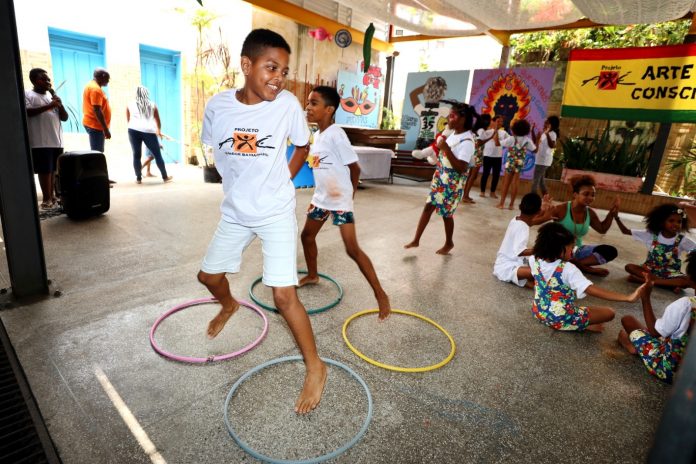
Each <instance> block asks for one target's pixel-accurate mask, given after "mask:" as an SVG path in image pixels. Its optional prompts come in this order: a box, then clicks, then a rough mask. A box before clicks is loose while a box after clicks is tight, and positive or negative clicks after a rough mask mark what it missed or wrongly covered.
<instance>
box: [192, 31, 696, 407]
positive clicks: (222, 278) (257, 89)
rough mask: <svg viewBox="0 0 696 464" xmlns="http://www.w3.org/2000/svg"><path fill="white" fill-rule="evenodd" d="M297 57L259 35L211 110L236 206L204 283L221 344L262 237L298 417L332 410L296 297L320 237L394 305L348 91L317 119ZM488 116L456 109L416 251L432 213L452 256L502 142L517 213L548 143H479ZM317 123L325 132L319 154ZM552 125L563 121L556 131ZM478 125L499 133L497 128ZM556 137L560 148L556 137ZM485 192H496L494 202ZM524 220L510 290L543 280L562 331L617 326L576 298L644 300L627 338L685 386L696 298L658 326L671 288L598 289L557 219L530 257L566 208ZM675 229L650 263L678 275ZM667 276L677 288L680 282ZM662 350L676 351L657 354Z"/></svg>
mask: <svg viewBox="0 0 696 464" xmlns="http://www.w3.org/2000/svg"><path fill="white" fill-rule="evenodd" d="M289 55H290V47H289V45H288V44H287V42H286V41H285V40H284V39H283V37H281V36H280V35H278V34H277V33H275V32H273V31H270V30H267V29H256V30H253V31H252V32H251V33H250V34H249V35H248V36H247V38H246V39H245V41H244V44H243V46H242V52H241V69H242V72H243V73H244V76H245V83H244V86H243V87H242V88H240V89H233V90H229V91H225V92H222V93H220V94H218V95H216V96H214V97H213V98H212V99H211V100H210V101H209V102H208V104H207V105H206V109H205V114H204V121H203V129H202V134H201V140H202V141H203V142H204V143H205V144H207V145H209V146H212V147H213V152H214V156H215V165H216V168H217V169H218V171H219V172H220V174H221V176H222V180H223V192H224V199H223V202H222V204H221V207H220V208H221V213H222V214H221V216H222V217H221V219H220V222H219V223H218V226H217V229H216V231H215V234H214V237H213V239H212V240H211V242H210V244H209V246H208V250H207V252H206V255H205V257H204V258H203V262H202V265H201V269H200V271H199V273H198V280H199V281H200V282H201V283H202V284H204V285H205V286H206V287H207V289H208V290H209V291H210V293H211V294H212V295H213V296H214V297H215V298H216V299H217V300H218V302H219V303H220V305H221V309H220V311H219V312H218V314H217V315H216V316H215V317H214V318H213V319H212V320H211V321H210V323H209V325H208V329H207V334H208V336H209V337H211V338H212V337H215V336H216V335H217V334H218V333H220V331H221V330H222V329H223V327H224V326H225V324H226V323H227V321H228V320H229V319H230V317H231V316H232V315H233V314H234V313H235V312H236V311H237V309H238V308H239V302H238V301H237V300H236V299H235V298H234V297H233V296H232V294H231V292H230V287H229V283H228V280H227V278H226V274H227V273H237V272H239V269H240V265H241V261H242V253H243V251H244V250H245V249H246V248H247V247H248V246H249V244H250V243H251V242H252V241H253V240H254V239H255V238H256V237H257V236H258V237H259V238H260V239H261V242H262V251H263V261H264V262H263V282H264V284H266V285H267V286H269V287H271V288H272V290H273V300H274V303H275V305H276V307H277V308H278V310H279V312H280V314H281V315H282V316H283V318H284V319H285V321H286V322H287V324H288V326H289V328H290V331H291V332H292V334H293V337H294V339H295V341H296V343H297V345H298V347H299V349H300V352H301V353H302V356H303V359H304V362H305V369H306V372H305V381H304V384H303V387H302V390H301V392H300V395H299V397H298V399H297V401H296V403H295V411H296V412H297V413H300V414H306V413H308V412H310V411H311V410H313V409H314V408H315V407H316V406H317V405H318V404H319V401H320V400H321V396H322V392H323V389H324V385H325V383H326V376H327V368H326V365H325V364H324V362H323V361H322V360H321V359H320V358H319V356H318V354H317V347H316V342H315V339H314V334H313V331H312V326H311V323H310V320H309V317H308V316H307V313H306V310H305V308H304V306H303V305H302V303H301V302H300V300H299V298H298V296H297V290H296V287H297V286H302V285H309V284H315V283H317V281H318V273H317V253H318V250H317V245H316V241H315V239H316V236H317V234H318V232H319V230H320V229H321V227H322V226H323V224H324V222H325V221H326V220H327V219H328V218H329V217H331V218H332V222H333V224H334V225H337V226H338V227H339V230H340V233H341V236H342V238H343V241H344V244H345V246H346V251H347V253H348V255H349V256H350V257H351V258H352V259H353V260H354V261H355V262H356V263H357V265H358V267H359V269H360V271H361V272H362V273H363V275H364V276H365V278H366V280H367V281H368V283H369V284H370V285H371V287H372V289H373V291H374V294H375V298H376V300H377V303H378V306H379V319H381V320H383V319H385V318H387V317H388V316H389V314H390V310H391V308H390V303H389V298H388V296H387V294H386V293H385V291H384V290H383V289H382V287H381V285H380V282H379V279H378V278H377V275H376V272H375V270H374V267H373V266H372V263H371V261H370V259H369V258H368V257H367V255H366V254H365V253H364V252H363V251H362V250H361V249H360V247H359V245H358V242H357V238H356V232H355V221H354V215H353V196H354V194H355V192H356V189H357V184H358V178H359V173H360V169H359V166H358V164H357V156H356V155H355V153H354V151H353V150H352V148H351V147H350V142H349V141H348V139H347V137H346V134H345V132H344V131H343V130H342V129H341V128H339V127H338V126H335V125H333V117H334V114H335V112H336V110H337V108H338V106H339V104H340V99H339V96H338V93H337V92H336V90H335V89H333V88H329V87H317V88H315V89H313V91H312V92H311V93H310V95H309V98H308V102H307V106H306V115H305V113H304V112H303V109H302V107H301V106H300V104H299V103H298V101H297V99H296V98H295V97H294V96H293V95H292V94H291V93H290V92H288V91H286V90H283V88H284V84H285V80H286V79H287V76H288V72H289V68H288V62H289ZM477 117H478V115H477V114H476V111H475V110H474V109H473V108H472V107H471V106H469V105H467V104H465V103H458V102H453V103H452V108H451V110H450V113H449V117H448V123H449V127H450V129H451V130H452V133H451V134H450V135H449V136H447V137H441V138H439V139H438V140H437V147H438V149H439V151H438V153H437V162H436V165H437V167H436V171H435V174H434V176H433V180H432V184H431V191H430V194H429V196H428V201H427V203H426V205H425V207H424V208H423V211H422V214H421V217H420V220H419V222H418V227H417V230H416V234H415V237H414V239H413V240H412V241H411V242H410V243H408V244H407V245H406V247H407V248H409V247H416V246H418V245H419V241H420V238H421V235H422V234H423V231H424V230H425V227H426V226H427V224H428V221H429V219H430V217H431V215H432V213H433V212H435V211H437V213H438V214H439V215H440V216H442V218H443V221H444V225H445V244H444V246H443V247H441V248H440V249H439V250H438V251H437V252H438V253H440V254H447V253H449V251H450V250H451V249H452V247H453V246H454V244H453V241H452V235H453V231H454V220H453V214H454V211H455V210H456V208H457V205H458V204H459V202H460V201H461V200H462V198H463V197H464V189H463V187H464V185H463V184H464V182H465V181H466V178H467V174H468V173H470V172H471V169H473V168H474V167H475V163H472V157H474V155H475V153H476V152H477V149H479V150H478V152H479V156H480V155H481V154H483V157H484V158H485V153H486V152H485V146H486V144H488V143H492V144H493V147H495V148H496V149H497V147H499V146H500V145H503V146H508V147H510V148H511V150H510V151H511V153H512V154H511V156H509V160H508V162H507V163H506V173H507V174H508V175H509V176H508V175H506V180H505V185H504V188H503V195H502V198H501V201H500V204H499V206H502V205H504V201H505V197H506V195H507V193H508V189H509V188H511V191H510V193H511V201H510V208H512V207H513V206H514V201H515V196H516V193H517V181H518V179H519V176H518V174H519V172H520V170H521V167H522V164H523V161H524V154H525V152H526V150H529V149H533V148H534V143H533V142H532V141H531V140H530V139H529V138H528V137H527V135H528V134H529V132H530V126H529V123H527V122H526V121H518V122H516V123H514V124H513V134H514V135H513V136H512V137H507V138H505V140H504V141H503V140H500V139H501V137H504V136H502V135H501V133H500V124H501V122H500V120H499V119H498V118H495V119H494V120H493V121H492V123H493V130H492V132H491V133H490V134H487V135H483V134H484V132H480V133H479V135H478V137H477V136H476V135H475V134H474V132H473V130H474V128H475V122H476V119H477ZM482 119H483V118H482ZM483 120H484V122H485V119H483ZM308 121H309V122H312V123H316V124H317V125H318V127H319V132H318V133H317V134H315V136H314V140H313V143H311V145H310V132H309V129H308V125H307V122H308ZM487 124H488V125H490V124H491V121H490V120H489V121H487ZM552 125H553V124H552V123H549V126H552ZM478 128H479V129H483V130H484V131H485V130H487V129H488V126H485V127H483V126H481V127H478ZM545 134H546V136H547V138H548V141H547V146H552V143H551V141H550V140H551V136H549V128H548V127H545ZM556 135H557V133H556ZM288 139H290V140H292V142H293V144H294V145H295V151H294V153H293V156H292V157H291V159H290V161H289V162H288V161H287V159H286V157H285V147H286V143H287V140H288ZM553 140H554V142H555V140H556V137H553ZM482 147H483V149H481V148H482ZM308 155H309V156H308ZM305 160H308V161H309V162H310V165H311V166H312V167H313V168H314V177H315V183H316V188H315V192H314V195H313V197H312V200H311V203H310V205H309V207H308V210H307V219H306V222H305V226H304V229H303V231H302V234H301V241H302V245H303V248H304V255H305V259H306V261H307V267H308V273H307V276H306V277H304V278H303V279H302V280H301V281H299V282H298V279H297V260H296V253H297V221H296V216H295V207H296V203H295V189H294V186H293V184H292V181H291V179H292V178H293V177H294V176H295V174H297V172H298V171H299V170H300V168H301V167H302V165H303V163H304V162H305ZM484 176H485V173H484ZM484 189H485V187H484V188H483V189H482V194H485V193H484V192H485V190H484ZM494 189H495V188H493V190H494ZM520 209H521V213H522V214H521V215H520V216H518V217H517V218H514V219H513V220H512V221H511V222H510V226H509V227H508V231H507V232H506V235H505V239H504V241H503V245H502V246H501V250H500V251H499V254H498V258H499V259H498V260H496V266H495V273H496V275H497V276H498V277H499V278H500V279H501V280H509V281H512V282H515V283H517V284H518V285H525V283H527V281H529V283H530V285H531V282H532V281H533V282H534V284H533V285H534V288H535V296H534V303H533V312H534V314H535V315H536V316H537V317H538V318H539V320H541V321H542V322H544V323H546V324H547V325H549V326H551V327H554V328H556V329H559V330H585V329H598V328H599V324H601V323H602V322H607V321H610V320H611V319H613V318H614V311H613V310H612V309H610V308H606V307H589V308H587V307H582V306H578V305H577V304H576V303H575V298H576V297H582V296H584V294H590V295H594V296H598V297H601V298H604V299H609V300H614V301H635V300H637V299H638V298H640V297H642V298H643V301H644V308H645V309H644V312H645V314H646V322H647V327H645V328H640V327H639V324H638V323H637V321H635V320H634V319H629V318H624V320H622V322H623V323H624V328H625V331H622V333H621V335H620V336H619V340H620V341H621V343H622V344H623V345H624V346H626V348H627V349H629V350H632V351H634V352H637V351H639V352H640V353H641V355H642V356H643V357H644V359H646V364H647V363H648V361H647V359H648V357H650V356H652V357H651V358H650V359H651V361H650V362H651V363H653V364H652V365H654V364H655V362H657V364H659V366H657V367H654V369H655V370H656V371H657V370H659V371H660V372H663V373H664V374H661V375H662V377H663V378H665V379H667V378H671V374H668V373H666V372H667V371H670V369H671V370H672V371H673V370H674V368H675V367H676V364H674V363H673V364H671V365H668V364H669V362H672V361H674V360H675V359H677V358H678V356H679V355H680V353H681V352H682V351H683V347H684V345H685V343H686V337H687V336H688V335H687V334H688V330H687V328H688V326H689V324H688V323H687V324H686V326H685V324H684V318H685V317H687V316H685V314H686V315H688V314H692V315H693V314H694V311H693V310H692V309H690V308H691V306H693V304H692V303H691V302H689V303H688V304H687V301H689V300H685V301H682V300H684V299H682V300H679V301H678V302H676V303H674V304H673V305H670V307H668V311H667V313H666V314H665V316H663V318H662V319H660V320H657V321H655V318H654V316H652V317H649V316H651V315H652V309H651V308H650V304H649V301H650V300H649V292H650V288H651V287H652V285H653V284H662V282H661V281H659V280H657V281H655V280H653V279H652V278H647V280H646V282H645V283H643V285H641V286H640V287H639V288H638V289H637V290H636V291H634V292H633V293H632V294H631V295H621V294H618V293H615V292H611V291H608V290H603V289H600V288H598V287H596V286H595V285H593V284H592V282H590V281H589V280H587V279H586V278H585V277H584V276H583V275H582V272H580V270H578V268H577V267H575V266H574V265H573V263H571V262H569V259H570V258H571V255H572V253H573V247H574V245H575V241H576V236H575V235H573V234H572V233H570V232H569V231H568V230H567V229H566V228H564V227H563V226H562V225H561V224H559V223H553V222H552V223H549V224H546V225H544V226H543V227H542V228H541V229H540V231H539V235H538V237H537V240H536V242H535V245H534V247H533V249H532V250H529V249H527V246H526V242H527V240H528V236H529V227H530V226H532V225H535V224H538V223H541V222H543V221H545V220H548V219H550V218H551V215H552V211H553V208H552V207H551V206H550V203H549V201H548V200H547V201H545V202H542V201H541V199H540V197H539V196H538V195H527V196H525V197H524V198H523V200H522V203H521V206H520ZM539 213H541V214H539ZM675 214H676V213H675ZM589 216H590V213H589V212H588V213H587V217H589ZM670 221H672V216H671V215H670V216H669V218H668V220H665V222H664V224H662V225H661V226H659V227H658V228H657V229H654V228H653V226H652V223H650V225H649V229H650V230H651V231H652V232H654V234H653V235H655V237H651V240H650V241H651V244H652V245H651V246H653V248H655V247H662V248H660V249H661V250H663V251H662V252H661V253H662V254H661V255H659V256H658V255H655V256H654V257H653V258H652V259H651V261H650V263H651V264H650V266H653V265H665V263H667V264H668V265H671V266H676V262H678V260H676V261H675V260H674V259H671V258H669V257H668V258H667V259H665V256H666V255H669V251H668V250H669V246H670V243H671V246H673V247H677V248H678V249H686V248H688V247H689V246H692V245H693V243H692V242H690V241H688V239H686V238H685V237H682V236H681V235H680V236H679V237H676V238H675V235H674V230H673V227H672V225H671V224H672V222H670ZM668 223H669V224H670V225H669V226H668V225H667V224H668ZM622 230H623V229H622ZM629 233H631V234H632V235H634V237H636V238H637V239H640V238H639V237H642V236H641V235H640V234H639V233H637V232H634V231H629ZM672 239H674V240H672ZM670 240H672V241H671V242H670ZM646 243H647V242H646ZM680 247H681V248H680ZM665 250H667V251H665ZM656 253H657V252H656ZM524 256H527V257H528V260H529V265H528V266H527V265H525V264H524V263H523V262H522V261H521V260H522V259H523V257H524ZM660 256H661V257H660ZM670 256H672V257H673V255H670ZM692 256H693V255H692ZM650 266H647V267H648V268H650ZM627 269H628V266H627ZM630 269H631V270H629V272H631V275H632V276H633V277H635V278H637V279H640V275H636V274H635V273H633V272H632V271H633V270H635V269H634V268H630ZM687 275H688V277H689V278H691V279H696V258H690V260H689V266H688V267H687ZM660 278H667V279H669V278H672V276H671V275H670V276H667V277H664V276H661V277H660ZM680 278H686V277H685V276H681V277H680ZM691 282H692V281H688V282H687V281H679V286H680V287H685V286H687V283H688V285H689V286H691V285H692V283H691ZM677 303H679V304H677ZM673 306H674V308H673ZM687 306H689V308H687ZM689 311H691V312H690V313H689ZM668 313H669V317H668ZM675 324H676V325H675ZM677 336H679V337H680V338H679V339H678V340H677V339H676V338H675V337H677ZM670 337H672V338H670ZM664 340H670V343H671V345H670V346H671V347H672V349H671V350H670V351H669V353H670V356H671V357H670V358H669V360H668V361H654V359H655V357H656V356H658V355H664V352H665V351H664V350H662V351H660V350H661V349H662V348H661V347H663V346H664ZM656 347H657V348H656ZM656 350H657V351H658V352H659V353H662V354H659V353H658V355H655V356H653V355H652V353H654V352H655V351H656ZM680 350H681V351H680ZM646 353H647V354H646ZM675 362H676V361H675ZM669 366H672V367H669Z"/></svg>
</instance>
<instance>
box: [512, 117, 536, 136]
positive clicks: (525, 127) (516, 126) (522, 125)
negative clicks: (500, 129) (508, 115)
mask: <svg viewBox="0 0 696 464" xmlns="http://www.w3.org/2000/svg"><path fill="white" fill-rule="evenodd" d="M510 129H512V135H516V136H518V137H524V136H525V135H528V134H529V132H530V131H531V130H532V126H530V125H529V121H527V120H526V119H518V120H517V121H515V122H513V123H512V127H510Z"/></svg>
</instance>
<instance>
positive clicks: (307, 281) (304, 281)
mask: <svg viewBox="0 0 696 464" xmlns="http://www.w3.org/2000/svg"><path fill="white" fill-rule="evenodd" d="M318 283H319V276H311V275H309V274H308V275H306V276H304V277H303V278H301V279H300V281H299V282H298V283H297V286H298V287H304V286H305V285H314V284H318Z"/></svg>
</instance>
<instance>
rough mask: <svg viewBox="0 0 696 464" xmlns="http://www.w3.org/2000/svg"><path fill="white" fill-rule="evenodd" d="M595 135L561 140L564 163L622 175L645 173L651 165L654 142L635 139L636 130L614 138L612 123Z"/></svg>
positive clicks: (562, 161) (579, 167) (574, 167)
mask: <svg viewBox="0 0 696 464" xmlns="http://www.w3.org/2000/svg"><path fill="white" fill-rule="evenodd" d="M599 132H600V131H599V129H598V130H597V131H596V132H595V136H594V137H590V136H588V134H587V133H585V136H584V137H570V138H567V139H565V140H563V141H562V142H561V148H562V151H563V153H562V155H561V158H560V159H561V163H562V164H563V166H564V167H566V168H568V169H579V170H582V171H593V172H604V173H607V174H617V175H620V176H632V177H643V176H645V172H646V170H647V167H648V160H649V158H650V149H651V145H652V144H649V143H647V142H645V141H639V142H638V143H634V139H635V138H636V136H637V135H636V134H627V136H625V137H624V138H623V139H622V140H621V141H620V142H616V141H614V142H612V141H611V139H610V132H609V127H608V125H607V128H606V129H605V130H604V131H603V132H602V133H601V134H600V133H599Z"/></svg>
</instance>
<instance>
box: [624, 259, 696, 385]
mask: <svg viewBox="0 0 696 464" xmlns="http://www.w3.org/2000/svg"><path fill="white" fill-rule="evenodd" d="M686 274H687V275H688V276H689V278H691V279H692V280H693V281H694V282H696V251H691V252H690V253H689V256H688V257H687V265H686ZM643 276H644V277H645V279H646V282H647V284H648V285H647V288H646V291H645V292H644V293H643V294H642V296H641V300H642V303H643V318H644V319H645V326H643V325H642V324H641V323H640V322H639V321H638V319H636V318H635V317H633V316H630V315H628V316H624V317H622V318H621V325H622V326H623V330H621V331H620V332H619V338H618V340H619V343H620V344H621V346H623V347H624V348H625V349H626V351H628V352H629V353H631V354H637V355H638V356H640V358H641V360H642V361H643V364H644V365H645V367H646V369H647V370H648V372H650V373H651V374H652V375H654V376H655V377H657V378H658V379H660V380H662V381H663V382H666V383H672V380H673V377H674V373H675V372H676V371H677V369H678V368H679V363H681V360H682V357H683V356H684V354H685V353H686V345H687V343H688V341H689V335H690V334H691V328H692V326H693V324H694V320H696V297H693V296H692V297H687V296H685V297H683V298H679V299H678V300H677V301H675V302H673V303H671V304H670V305H668V306H667V307H666V308H665V312H664V314H662V317H661V318H659V319H658V318H656V317H655V312H654V311H653V308H652V303H651V301H650V293H651V290H652V286H653V283H654V279H653V276H652V275H651V274H650V273H648V272H646V273H644V274H643Z"/></svg>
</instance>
